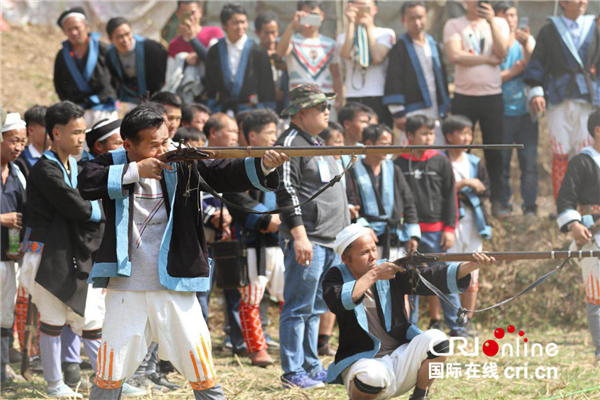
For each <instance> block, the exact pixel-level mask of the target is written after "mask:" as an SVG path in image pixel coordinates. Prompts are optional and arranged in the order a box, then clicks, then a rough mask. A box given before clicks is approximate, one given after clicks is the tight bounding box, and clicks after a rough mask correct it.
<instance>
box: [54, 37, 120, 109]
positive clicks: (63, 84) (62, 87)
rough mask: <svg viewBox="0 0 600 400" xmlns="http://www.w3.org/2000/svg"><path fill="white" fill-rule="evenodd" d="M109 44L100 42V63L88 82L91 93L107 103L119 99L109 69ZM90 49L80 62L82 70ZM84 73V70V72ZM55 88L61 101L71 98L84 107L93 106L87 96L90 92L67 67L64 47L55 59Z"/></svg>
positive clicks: (70, 99)
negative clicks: (84, 91) (81, 86)
mask: <svg viewBox="0 0 600 400" xmlns="http://www.w3.org/2000/svg"><path fill="white" fill-rule="evenodd" d="M107 52H108V45H107V44H106V43H104V42H100V44H99V54H98V63H97V64H96V68H95V69H94V72H93V73H92V76H91V77H90V81H89V82H88V84H89V86H90V88H91V89H92V93H91V94H95V95H97V96H98V98H99V99H100V102H101V103H107V102H110V101H114V100H116V99H117V93H116V92H115V89H114V87H113V81H112V75H111V74H110V70H109V69H108V60H107V54H106V53H107ZM88 55H89V51H88V52H87V53H86V55H85V56H84V57H83V59H82V60H81V62H80V70H81V71H83V67H82V66H84V65H85V63H86V62H87V59H88ZM82 73H83V72H82ZM54 89H55V90H56V94H57V95H58V98H59V99H60V100H61V101H65V100H69V101H72V102H73V103H75V104H79V105H81V106H83V108H86V109H87V108H91V103H90V101H89V99H88V98H87V97H88V95H89V94H84V93H83V92H82V91H81V90H79V87H78V86H77V84H76V83H75V80H74V79H73V76H71V73H70V72H69V68H67V64H66V62H65V59H64V57H63V54H62V49H61V50H60V51H59V52H58V54H57V55H56V60H55V61H54Z"/></svg>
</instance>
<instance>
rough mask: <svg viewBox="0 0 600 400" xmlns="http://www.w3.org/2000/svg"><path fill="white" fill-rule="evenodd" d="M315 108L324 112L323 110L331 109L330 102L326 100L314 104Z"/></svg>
mask: <svg viewBox="0 0 600 400" xmlns="http://www.w3.org/2000/svg"><path fill="white" fill-rule="evenodd" d="M315 108H316V109H317V110H319V112H325V110H331V104H329V103H327V102H324V103H319V104H317V105H316V106H315Z"/></svg>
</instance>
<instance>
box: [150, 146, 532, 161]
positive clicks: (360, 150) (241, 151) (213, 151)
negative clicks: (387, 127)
mask: <svg viewBox="0 0 600 400" xmlns="http://www.w3.org/2000/svg"><path fill="white" fill-rule="evenodd" d="M522 148H523V145H521V144H474V145H468V146H456V145H442V146H297V147H296V146H294V147H292V146H273V147H260V146H256V147H254V146H248V147H203V148H196V149H186V148H182V149H178V150H172V151H169V152H167V153H165V154H163V155H162V156H161V159H163V160H166V161H169V162H175V161H185V160H189V159H200V158H206V159H215V158H245V157H254V158H257V157H262V156H263V155H264V154H265V152H266V151H267V150H277V151H281V152H284V153H285V154H287V155H288V156H290V157H311V156H340V155H366V154H400V153H410V152H411V151H413V150H430V149H434V150H452V149H467V150H472V149H483V150H511V149H522ZM194 150H197V151H198V153H200V152H201V153H204V154H205V155H204V157H199V156H198V157H186V156H185V153H187V152H190V151H194ZM190 156H193V154H190Z"/></svg>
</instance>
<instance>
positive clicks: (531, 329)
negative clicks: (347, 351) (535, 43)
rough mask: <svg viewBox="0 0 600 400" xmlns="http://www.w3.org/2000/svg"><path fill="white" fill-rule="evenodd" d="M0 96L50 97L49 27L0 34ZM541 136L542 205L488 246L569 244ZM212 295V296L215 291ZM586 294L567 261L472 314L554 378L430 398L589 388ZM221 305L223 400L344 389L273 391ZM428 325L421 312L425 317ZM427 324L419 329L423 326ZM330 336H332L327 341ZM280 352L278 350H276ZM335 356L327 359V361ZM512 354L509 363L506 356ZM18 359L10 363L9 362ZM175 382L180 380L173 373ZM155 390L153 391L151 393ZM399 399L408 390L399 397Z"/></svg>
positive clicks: (521, 271) (537, 268)
mask: <svg viewBox="0 0 600 400" xmlns="http://www.w3.org/2000/svg"><path fill="white" fill-rule="evenodd" d="M0 40H1V44H2V48H1V49H2V54H1V64H0V66H1V73H2V76H1V86H2V87H1V94H0V98H1V101H2V104H3V106H4V107H5V108H6V109H8V110H15V111H19V112H23V111H25V110H26V109H27V107H29V106H31V105H33V104H36V103H40V104H50V103H52V102H54V101H56V100H57V98H56V95H55V93H54V89H53V84H52V73H53V65H54V58H55V55H56V52H57V51H58V50H59V48H60V42H61V41H62V40H63V38H62V35H61V33H60V32H58V31H57V29H54V28H39V27H35V28H34V27H23V28H12V29H11V30H10V31H9V32H5V33H3V34H2V35H1V38H0ZM542 125H543V128H542V130H541V135H540V147H539V149H540V150H539V151H540V157H539V167H540V169H539V170H540V197H539V206H540V212H539V217H538V218H523V217H522V215H521V214H520V212H519V211H516V213H515V216H514V217H511V218H509V219H506V220H503V221H498V220H494V221H493V228H494V238H493V239H492V240H491V242H490V243H486V245H485V248H486V249H487V250H494V251H510V250H513V251H518V250H532V251H542V250H552V249H566V248H567V246H568V237H566V236H565V235H563V234H561V233H560V232H558V229H557V228H556V224H555V222H554V220H553V219H552V218H549V216H550V215H551V214H553V213H555V207H554V200H553V199H552V195H551V184H550V171H551V154H550V151H549V148H548V145H547V143H548V135H547V129H546V127H545V123H543V124H542ZM513 163H514V165H513V170H514V174H513V182H512V184H513V185H512V186H513V188H515V190H514V197H515V200H514V202H515V209H517V210H518V209H519V205H520V196H519V193H518V189H517V188H518V187H519V185H518V176H519V173H518V167H517V164H516V157H514V159H513ZM555 265H556V264H555V263H552V262H546V261H539V262H513V263H510V264H502V265H499V266H497V267H495V268H492V269H489V270H486V271H483V272H482V275H481V284H480V292H479V304H478V305H479V306H486V305H490V304H493V303H496V302H498V301H500V300H501V299H504V298H506V297H510V296H512V295H514V294H516V293H517V292H518V291H519V290H521V289H523V288H524V287H525V286H526V285H527V284H528V283H530V282H532V281H533V280H535V279H536V278H537V277H539V276H540V275H542V274H543V273H545V272H547V271H549V270H550V269H552V268H553V267H554V266H555ZM214 297H215V298H216V297H217V296H214ZM583 299H584V292H583V288H582V285H581V274H580V271H579V269H578V267H577V266H575V265H572V266H570V267H568V268H567V269H565V270H564V271H562V272H560V273H559V274H557V275H555V276H554V277H552V278H550V280H549V281H548V282H547V283H544V284H543V285H542V286H540V287H539V288H537V289H535V290H534V291H533V292H532V293H530V294H528V295H527V296H525V297H522V298H520V299H518V300H516V301H514V302H512V303H510V304H508V305H506V306H503V307H501V308H497V309H495V310H493V311H490V312H487V313H482V314H478V315H476V317H475V319H474V323H475V326H476V327H477V328H478V329H479V330H480V332H481V333H480V334H479V335H478V336H479V338H480V344H481V343H483V341H485V340H487V339H491V338H492V334H491V333H492V332H493V330H494V329H495V328H496V327H502V326H504V327H505V326H506V325H508V324H513V325H515V326H516V327H517V329H523V330H525V332H527V337H528V338H529V340H530V342H539V343H549V342H554V343H557V344H558V346H559V355H558V356H557V357H554V358H549V357H544V358H542V359H539V360H536V361H530V365H531V366H533V365H535V364H540V365H545V366H548V367H557V368H558V379H556V380H553V379H552V380H535V379H533V380H531V379H530V380H523V379H521V380H508V379H506V378H504V377H500V378H499V379H498V380H495V379H472V380H466V379H459V380H454V379H444V380H442V381H438V382H436V384H435V385H434V388H433V391H432V393H433V395H434V397H435V398H439V399H471V398H473V399H474V398H481V399H533V398H551V397H553V396H562V395H565V394H568V393H572V392H577V391H582V390H585V389H589V388H594V387H596V386H599V385H600V369H599V368H598V366H594V365H593V363H592V362H593V351H592V344H591V338H590V337H589V333H588V332H587V330H586V327H587V325H586V319H585V307H584V302H583ZM275 310H276V308H275V307H273V309H272V313H271V314H272V318H271V321H272V322H271V326H270V328H269V329H270V331H271V334H272V336H274V337H277V336H278V332H277V329H276V327H277V322H278V317H277V315H276V311H275ZM222 315H223V314H222V312H221V309H220V305H219V304H216V302H215V301H213V307H212V312H211V333H212V336H213V342H214V343H213V347H214V353H215V360H216V364H217V369H218V371H219V375H220V378H221V381H222V383H223V386H224V389H225V392H226V394H227V397H228V398H230V399H243V400H249V399H264V400H267V399H282V400H287V399H342V398H344V397H345V392H344V391H343V389H342V388H341V387H340V386H328V387H327V388H325V389H323V390H318V391H314V392H308V393H303V392H300V391H283V390H281V389H280V383H279V374H280V373H281V371H280V368H279V366H275V367H271V368H268V369H264V370H263V369H256V368H252V367H251V366H250V364H249V362H248V360H246V359H239V358H237V357H231V353H230V352H228V351H224V350H222V349H221V345H222V340H223V339H222V333H221V331H222V330H221V326H222V322H223V319H222V318H223V317H222ZM422 321H424V324H425V325H426V321H427V318H426V316H425V317H424V318H423V319H422ZM423 327H425V328H426V326H422V328H423ZM334 341H335V338H334ZM274 356H276V357H277V358H278V355H277V354H274ZM331 361H332V358H330V357H329V358H325V359H324V363H325V365H327V364H329V363H330V362H331ZM451 361H452V362H460V363H462V364H466V363H468V362H470V361H474V362H482V363H483V362H485V361H489V359H488V358H487V357H486V356H483V355H482V356H479V357H477V358H474V359H473V358H466V357H454V358H453V359H452V360H451ZM509 361H510V362H509ZM509 361H506V362H502V361H499V362H498V365H499V367H500V370H501V371H502V368H503V366H507V365H508V364H509V363H510V364H511V365H522V364H523V363H524V362H527V360H524V359H511V360H509ZM16 367H17V366H15V368H16ZM172 379H173V380H177V379H178V377H177V376H176V375H175V376H173V377H172ZM184 389H185V390H182V391H180V392H177V393H172V394H170V395H168V396H167V395H164V396H160V397H161V398H169V399H185V398H190V399H191V398H192V396H191V391H190V389H189V387H184ZM44 393H45V387H44V385H43V381H42V379H41V378H40V377H37V378H36V380H35V381H34V382H33V384H32V385H30V384H26V385H23V384H19V385H18V386H17V388H16V390H15V391H4V392H3V393H2V398H7V399H26V398H43V397H44ZM155 397H156V396H155ZM404 398H406V396H404ZM569 398H579V399H600V388H598V389H597V390H595V391H589V392H585V393H579V394H576V395H574V396H572V397H569Z"/></svg>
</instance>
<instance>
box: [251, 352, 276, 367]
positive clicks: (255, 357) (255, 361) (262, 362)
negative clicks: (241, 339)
mask: <svg viewBox="0 0 600 400" xmlns="http://www.w3.org/2000/svg"><path fill="white" fill-rule="evenodd" d="M250 361H251V362H252V365H254V366H256V367H261V368H266V367H268V366H269V365H273V364H275V361H273V359H272V358H271V356H270V355H269V353H267V350H266V349H263V350H259V351H256V352H254V353H252V354H250Z"/></svg>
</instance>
